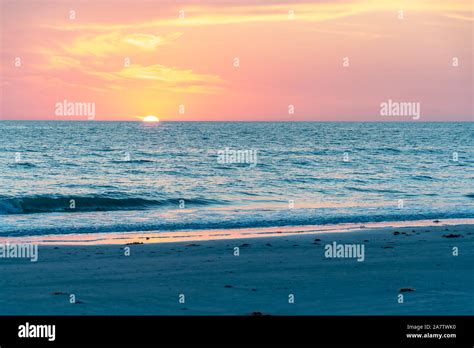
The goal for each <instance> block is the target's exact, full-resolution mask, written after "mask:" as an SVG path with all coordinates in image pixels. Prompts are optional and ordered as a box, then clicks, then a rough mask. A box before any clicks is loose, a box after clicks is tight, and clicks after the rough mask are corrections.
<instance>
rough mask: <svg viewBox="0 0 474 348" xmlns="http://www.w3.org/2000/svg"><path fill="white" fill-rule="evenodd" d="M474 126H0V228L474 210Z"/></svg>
mask: <svg viewBox="0 0 474 348" xmlns="http://www.w3.org/2000/svg"><path fill="white" fill-rule="evenodd" d="M473 130H474V127H473V124H472V123H417V122H407V123H320V122H308V123H307V122H161V123H159V124H147V123H142V122H98V121H93V122H65V121H63V122H61V121H1V122H0V138H1V142H0V236H1V237H9V236H38V235H51V234H71V233H94V232H133V231H158V232H159V231H177V230H202V229H231V228H253V227H255V228H256V227H273V226H303V225H327V224H340V223H361V224H362V223H366V222H383V221H388V222H389V221H414V220H426V219H451V218H452V219H454V218H473V217H474V205H473V202H474V186H473V182H474V181H473V179H474V166H473V165H474V156H473V155H474V147H473V134H474V133H473Z"/></svg>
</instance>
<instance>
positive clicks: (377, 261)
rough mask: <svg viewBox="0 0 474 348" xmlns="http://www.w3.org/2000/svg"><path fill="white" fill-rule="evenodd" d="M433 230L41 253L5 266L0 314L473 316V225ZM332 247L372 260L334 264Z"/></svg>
mask: <svg viewBox="0 0 474 348" xmlns="http://www.w3.org/2000/svg"><path fill="white" fill-rule="evenodd" d="M433 225H434V226H419V225H417V226H405V227H381V228H369V229H364V227H362V228H360V229H359V230H358V231H353V232H321V233H310V234H295V235H281V236H273V237H260V238H240V239H221V240H198V241H194V242H189V241H184V242H168V243H151V242H149V241H150V240H146V239H144V242H143V244H130V243H122V244H110V245H107V244H95V245H64V244H59V245H55V244H53V245H40V246H39V252H38V261H37V262H31V261H30V260H29V259H18V258H16V259H15V258H3V259H0V275H1V276H0V286H1V288H2V297H1V298H0V308H1V313H0V314H2V315H25V314H26V315H120V314H121V315H259V314H264V315H265V314H268V315H371V314H373V315H450V314H453V315H454V314H457V315H463V314H464V315H472V314H473V313H474V279H473V276H472V275H473V263H472V260H473V256H474V255H473V254H474V248H473V242H474V227H473V226H474V225H472V224H464V225H445V224H444V223H443V222H440V223H433ZM334 242H336V243H337V244H354V245H359V246H360V245H363V246H364V258H363V261H360V260H359V261H358V259H357V258H354V257H345V258H337V257H333V258H330V257H326V256H325V251H326V246H327V245H333V243H334ZM135 243H137V242H135ZM140 243H141V242H140ZM236 247H237V248H238V249H235V248H236ZM127 248H129V249H127ZM456 248H457V249H456ZM455 250H456V251H455ZM127 251H129V252H130V255H129V256H126V255H125V254H126V253H127ZM236 251H238V254H239V255H238V256H236V253H237V252H236ZM71 294H73V295H74V296H75V303H71V301H70V300H71ZM182 295H184V297H183V296H182ZM399 295H403V303H400V299H401V297H400V296H399ZM183 300H184V303H183Z"/></svg>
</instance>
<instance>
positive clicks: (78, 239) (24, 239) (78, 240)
mask: <svg viewBox="0 0 474 348" xmlns="http://www.w3.org/2000/svg"><path fill="white" fill-rule="evenodd" d="M444 225H446V226H451V225H474V218H472V219H443V220H408V221H387V222H368V223H342V224H327V225H298V226H275V227H255V228H233V229H198V230H176V231H168V230H165V231H136V232H133V231H132V232H100V233H71V234H50V235H38V236H21V237H1V236H0V244H5V243H18V244H20V243H35V244H38V245H53V244H54V245H116V244H132V243H147V244H150V243H176V242H191V241H213V240H229V239H242V238H264V237H281V236H291V235H298V234H299V235H304V234H314V235H315V234H324V233H350V232H357V231H360V230H362V229H365V230H370V229H383V228H401V227H432V226H444Z"/></svg>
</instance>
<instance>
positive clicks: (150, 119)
mask: <svg viewBox="0 0 474 348" xmlns="http://www.w3.org/2000/svg"><path fill="white" fill-rule="evenodd" d="M143 122H160V119H159V118H158V117H156V116H153V115H149V116H145V117H144V118H143Z"/></svg>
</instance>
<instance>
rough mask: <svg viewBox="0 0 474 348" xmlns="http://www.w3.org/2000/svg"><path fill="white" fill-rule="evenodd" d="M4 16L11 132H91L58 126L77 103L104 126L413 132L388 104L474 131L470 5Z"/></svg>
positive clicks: (15, 3)
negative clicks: (154, 123)
mask: <svg viewBox="0 0 474 348" xmlns="http://www.w3.org/2000/svg"><path fill="white" fill-rule="evenodd" d="M0 2H1V31H2V37H1V46H0V51H1V76H2V79H1V89H2V91H1V108H0V111H1V114H0V118H1V119H19V120H21V119H50V120H59V119H60V120H64V119H67V120H69V119H71V120H84V119H87V118H85V117H82V116H69V117H66V116H57V115H55V105H56V103H58V102H63V100H67V101H70V102H89V103H95V109H96V117H95V120H139V119H140V118H141V117H143V116H145V115H156V116H157V117H159V118H160V119H161V120H168V121H171V120H182V121H199V120H216V121H217V120H223V121H226V120H232V121H274V120H275V121H291V120H295V121H361V120H369V121H392V120H397V121H398V120H400V121H406V120H407V119H403V118H393V119H387V118H385V117H382V116H380V104H381V103H383V102H386V101H388V100H389V99H391V100H393V101H400V102H419V103H420V106H421V118H420V120H419V121H451V120H452V121H458V120H459V121H463V120H464V121H467V120H472V118H473V104H472V95H473V70H472V62H473V59H472V42H473V24H474V22H473V8H472V1H470V0H466V1H446V0H426V1H420V0H410V1H403V0H402V1H384V0H379V1H356V0H341V1H282V0H280V1H278V0H268V1H251V0H240V1H239V0H235V1H234V0H227V1H180V2H178V1H140V0H138V1H131V0H130V1H123V0H119V1H94V2H86V1H68V0H65V1H51V2H49V1H25V0H0ZM180 10H183V11H184V12H180ZM71 11H74V13H72V12H71ZM291 11H293V12H291ZM400 11H402V12H400ZM292 13H294V17H292ZM72 14H74V16H73V17H74V18H70V17H71V15H72ZM180 14H181V15H182V14H184V18H180ZM400 17H403V18H400ZM346 57H347V58H348V62H349V65H348V66H343V61H344V59H345V58H346ZM18 58H19V59H18ZM236 58H237V59H238V60H239V63H240V65H239V66H238V67H236V66H234V63H235V61H236ZM127 59H129V60H130V63H129V64H127ZM454 61H457V62H458V66H453V62H454ZM18 62H20V64H18ZM15 63H17V64H15ZM180 105H184V113H182V114H181V113H179V110H180ZM289 105H294V114H290V113H289V112H288V110H289Z"/></svg>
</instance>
